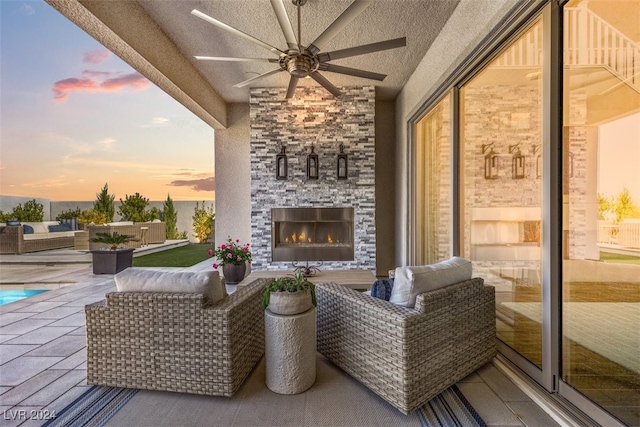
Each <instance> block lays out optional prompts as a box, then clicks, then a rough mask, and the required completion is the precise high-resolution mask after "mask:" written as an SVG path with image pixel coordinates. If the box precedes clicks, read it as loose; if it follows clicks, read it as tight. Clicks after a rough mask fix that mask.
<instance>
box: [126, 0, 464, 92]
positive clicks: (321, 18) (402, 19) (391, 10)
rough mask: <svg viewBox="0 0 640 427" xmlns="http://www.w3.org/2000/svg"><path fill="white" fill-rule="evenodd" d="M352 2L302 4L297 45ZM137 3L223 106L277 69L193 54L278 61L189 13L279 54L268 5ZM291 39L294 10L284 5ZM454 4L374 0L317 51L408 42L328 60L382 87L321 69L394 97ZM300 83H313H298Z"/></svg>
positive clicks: (256, 0) (221, 0) (284, 79)
mask: <svg viewBox="0 0 640 427" xmlns="http://www.w3.org/2000/svg"><path fill="white" fill-rule="evenodd" d="M351 2H352V1H351V0H308V1H307V3H306V4H305V5H304V6H303V7H302V8H301V16H302V18H301V24H302V25H301V30H302V43H303V45H308V44H309V43H311V42H312V41H313V40H314V39H315V38H316V37H317V36H318V35H320V34H321V33H322V31H324V29H325V28H327V27H328V26H329V25H330V24H331V23H332V22H333V21H334V20H335V19H336V18H337V17H338V16H339V15H340V14H341V13H342V12H343V11H344V10H345V9H346V8H347V7H348V6H349V4H351ZM138 3H139V4H140V5H141V6H142V8H143V9H144V10H145V11H146V12H147V14H148V15H149V16H150V17H151V19H153V21H155V22H156V23H157V24H158V25H159V26H160V28H161V29H162V30H163V31H164V32H165V33H166V34H167V35H168V36H169V38H170V39H171V40H172V41H173V42H174V43H175V44H176V46H177V47H178V48H179V49H180V51H181V52H183V54H184V55H185V56H186V57H187V58H188V59H189V60H190V61H191V63H192V64H193V65H194V67H196V68H197V69H198V71H199V72H200V73H201V74H202V75H203V76H204V77H205V79H207V81H209V82H210V84H211V85H212V86H213V87H214V88H215V89H216V91H217V92H218V93H220V95H221V96H222V98H223V99H225V100H226V101H227V102H247V101H248V99H249V95H248V93H249V88H242V89H238V88H233V87H232V86H233V85H234V84H236V83H239V82H242V81H244V80H247V79H249V78H251V77H254V76H256V75H258V74H262V73H265V72H267V71H270V70H273V69H276V68H278V66H277V65H276V64H269V63H255V62H253V63H237V62H235V63H228V62H211V61H198V60H196V59H194V58H193V57H194V56H195V55H204V56H233V57H252V58H277V57H276V56H275V55H274V54H273V53H271V52H269V51H267V50H266V49H264V48H262V47H260V46H258V45H256V44H254V43H252V42H250V41H248V40H245V39H243V38H241V37H239V36H236V35H234V34H230V33H228V32H226V31H224V30H222V29H219V28H217V27H215V26H214V25H212V24H210V23H208V22H204V21H202V20H201V19H199V18H197V17H195V16H193V15H191V13H190V12H191V10H193V9H198V10H200V11H201V12H203V13H206V14H207V15H209V16H211V17H213V18H216V19H218V20H220V21H223V22H224V23H226V24H228V25H231V26H232V27H235V28H237V29H239V30H240V31H243V32H245V33H247V34H250V35H252V36H253V37H256V38H257V39H260V40H262V41H265V42H266V43H269V44H271V45H272V46H275V47H278V48H280V49H283V50H284V49H286V41H285V38H284V36H283V34H282V31H281V29H280V26H279V24H278V21H277V19H276V15H275V13H274V12H273V9H272V7H271V4H270V2H269V1H267V0H216V1H180V2H178V1H157V0H139V1H138ZM284 3H285V8H286V9H287V12H288V15H289V20H290V22H291V23H292V26H293V28H294V31H295V32H296V36H297V11H296V7H295V5H294V4H293V3H292V1H291V0H285V2H284ZM457 4H458V0H377V1H374V2H373V3H372V4H371V5H370V6H369V7H368V8H366V9H365V10H364V12H362V13H361V14H360V15H359V16H358V17H357V18H356V19H355V20H354V21H353V22H351V23H350V24H349V25H348V26H347V27H346V28H345V29H344V30H343V31H341V32H340V33H339V34H338V35H337V36H336V37H335V38H334V39H333V40H331V42H330V43H329V44H328V45H327V46H326V47H325V48H324V49H323V50H324V51H332V50H336V49H343V48H347V47H353V46H359V45H362V44H368V43H374V42H378V41H383V40H388V39H393V38H398V37H403V36H406V37H407V46H406V47H402V48H397V49H393V50H388V51H383V52H375V53H370V54H366V55H360V56H356V57H351V58H344V59H340V60H336V61H334V62H333V63H336V64H338V65H343V66H347V67H352V68H358V69H363V70H367V71H374V72H378V73H382V74H387V78H386V79H385V80H384V81H382V82H377V81H373V80H368V79H362V78H356V77H350V76H345V75H342V74H336V73H329V72H324V73H323V75H324V76H325V77H326V78H327V79H329V80H330V81H331V82H332V83H333V84H334V85H336V86H338V87H340V86H349V85H363V84H367V85H370V84H375V85H376V87H377V93H378V95H377V96H378V98H379V99H394V98H395V97H396V96H397V94H398V92H399V91H400V89H401V88H402V86H403V85H404V83H405V82H406V81H407V79H408V78H409V76H410V75H411V73H412V72H413V70H414V69H415V67H416V66H417V64H418V62H419V61H420V59H421V58H422V57H423V56H424V54H425V52H426V51H427V49H428V48H429V46H430V45H431V43H432V42H433V40H434V39H435V37H436V36H437V34H438V33H439V32H440V30H441V29H442V26H443V25H444V24H445V23H446V21H447V19H449V16H450V15H451V13H452V12H453V10H454V9H455V7H456V5H457ZM288 82H289V75H288V74H287V73H286V72H281V73H278V74H276V75H273V76H270V77H266V78H263V79H261V80H259V81H256V82H255V86H262V87H265V86H267V87H271V86H278V87H286V86H287V84H288ZM301 84H312V85H317V83H316V82H315V81H314V80H312V79H304V80H303V81H302V82H301Z"/></svg>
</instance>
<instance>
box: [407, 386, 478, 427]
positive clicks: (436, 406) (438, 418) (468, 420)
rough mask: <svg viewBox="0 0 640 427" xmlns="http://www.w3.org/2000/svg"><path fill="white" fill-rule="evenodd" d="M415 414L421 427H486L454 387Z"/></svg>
mask: <svg viewBox="0 0 640 427" xmlns="http://www.w3.org/2000/svg"><path fill="white" fill-rule="evenodd" d="M416 413H417V414H418V418H419V419H420V422H421V423H422V426H423V427H435V426H442V427H453V426H470V427H471V426H479V427H485V426H486V424H485V422H484V421H483V420H482V418H480V415H478V413H477V412H476V411H475V409H473V407H472V406H471V404H470V403H469V401H468V400H467V399H466V398H465V397H464V395H463V394H462V392H460V390H458V387H456V386H455V385H453V386H451V387H449V388H448V389H446V390H445V391H443V392H442V393H440V394H439V395H437V396H436V397H434V398H433V399H431V400H430V401H429V402H427V403H426V404H425V405H423V406H422V407H420V408H418V410H417V411H416Z"/></svg>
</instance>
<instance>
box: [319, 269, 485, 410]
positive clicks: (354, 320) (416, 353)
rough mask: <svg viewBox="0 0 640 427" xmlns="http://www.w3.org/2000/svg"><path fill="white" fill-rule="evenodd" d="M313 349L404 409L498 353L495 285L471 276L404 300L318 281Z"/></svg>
mask: <svg viewBox="0 0 640 427" xmlns="http://www.w3.org/2000/svg"><path fill="white" fill-rule="evenodd" d="M316 293H317V299H318V314H317V323H318V330H317V333H318V343H317V344H318V351H319V352H320V353H322V354H323V355H324V356H325V357H327V358H328V359H329V360H330V361H331V362H333V363H334V364H335V365H337V366H339V367H340V368H342V369H343V370H344V371H345V372H347V373H348V374H350V375H351V376H352V377H354V378H356V379H357V380H358V381H360V382H361V383H362V384H364V385H365V386H367V387H368V388H369V389H371V390H372V391H373V392H375V393H376V394H378V395H379V396H380V397H382V398H383V399H385V400H386V401H387V402H389V403H390V404H391V405H393V406H395V407H396V408H397V409H398V410H400V411H401V412H403V413H405V414H408V413H410V412H412V411H413V410H414V409H416V408H418V407H419V406H421V405H423V404H425V403H426V402H428V401H429V400H430V399H431V398H433V397H435V396H436V395H438V394H439V393H440V392H442V391H444V390H445V389H447V388H448V387H450V386H451V385H452V384H455V383H456V382H458V381H459V380H461V379H463V378H464V377H466V376H467V375H469V374H471V373H472V372H474V371H475V370H476V369H478V368H479V367H481V366H483V365H484V364H486V363H487V362H489V361H490V360H491V359H492V358H493V357H494V356H495V354H496V342H495V339H496V327H495V292H494V288H493V287H492V286H484V281H483V280H482V279H480V278H473V279H470V280H466V281H463V282H459V283H455V284H453V285H449V286H446V287H443V288H440V289H436V290H432V291H429V292H424V293H421V294H418V296H417V298H416V304H415V307H414V308H407V307H402V306H399V305H396V304H392V303H390V302H388V301H385V300H383V299H378V298H374V297H372V296H369V295H366V294H364V293H360V292H357V291H354V290H352V289H349V288H346V287H344V286H340V285H337V284H335V283H325V284H318V285H317V286H316Z"/></svg>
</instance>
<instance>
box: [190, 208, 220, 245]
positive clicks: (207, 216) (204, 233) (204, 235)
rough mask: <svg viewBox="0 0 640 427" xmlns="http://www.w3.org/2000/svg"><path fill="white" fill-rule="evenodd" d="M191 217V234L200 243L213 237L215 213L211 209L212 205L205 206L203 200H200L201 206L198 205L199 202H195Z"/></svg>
mask: <svg viewBox="0 0 640 427" xmlns="http://www.w3.org/2000/svg"><path fill="white" fill-rule="evenodd" d="M192 219H193V231H194V233H193V235H194V236H195V238H196V239H198V240H199V241H200V243H205V242H207V241H209V240H210V239H213V238H214V226H215V221H216V214H215V213H214V211H213V206H209V208H207V207H205V205H204V201H202V207H200V204H199V203H198V202H196V207H195V208H194V210H193V217H192Z"/></svg>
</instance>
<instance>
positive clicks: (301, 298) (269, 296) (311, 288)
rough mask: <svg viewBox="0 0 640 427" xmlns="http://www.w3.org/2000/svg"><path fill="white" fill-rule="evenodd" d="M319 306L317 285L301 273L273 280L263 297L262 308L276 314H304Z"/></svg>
mask: <svg viewBox="0 0 640 427" xmlns="http://www.w3.org/2000/svg"><path fill="white" fill-rule="evenodd" d="M317 305H318V302H317V300H316V287H315V285H314V284H313V283H311V282H310V281H308V280H307V278H306V277H304V276H303V275H302V274H300V273H297V274H296V275H295V276H293V277H279V278H277V279H272V280H271V281H270V282H269V283H268V284H267V286H266V287H265V290H264V294H263V297H262V308H264V309H265V310H266V309H268V310H269V311H271V312H272V313H274V314H283V315H293V314H299V313H304V312H305V311H307V310H309V309H310V308H311V307H315V306H317Z"/></svg>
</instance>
